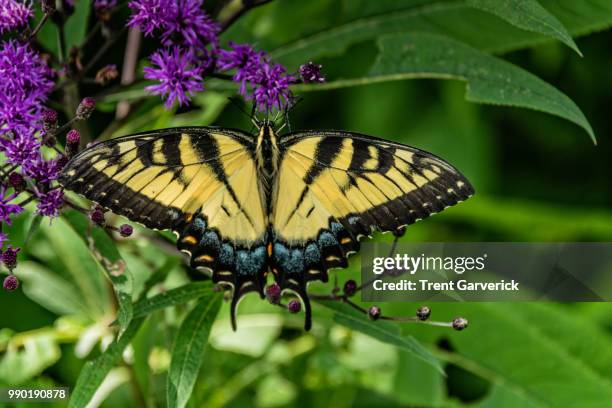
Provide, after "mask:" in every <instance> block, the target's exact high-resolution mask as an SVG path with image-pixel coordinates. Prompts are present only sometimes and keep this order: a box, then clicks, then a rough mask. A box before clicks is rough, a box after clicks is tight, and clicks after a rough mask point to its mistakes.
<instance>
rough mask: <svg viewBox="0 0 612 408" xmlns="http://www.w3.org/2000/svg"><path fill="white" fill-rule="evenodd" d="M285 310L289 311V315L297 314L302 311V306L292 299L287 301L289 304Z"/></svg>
mask: <svg viewBox="0 0 612 408" xmlns="http://www.w3.org/2000/svg"><path fill="white" fill-rule="evenodd" d="M287 310H289V313H298V312H299V311H300V310H302V304H301V303H300V301H299V300H297V299H293V300H291V301H289V304H288V305H287Z"/></svg>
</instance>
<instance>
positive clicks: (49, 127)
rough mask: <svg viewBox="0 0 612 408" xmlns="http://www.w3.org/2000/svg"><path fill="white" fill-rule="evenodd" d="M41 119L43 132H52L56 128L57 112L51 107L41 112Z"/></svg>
mask: <svg viewBox="0 0 612 408" xmlns="http://www.w3.org/2000/svg"><path fill="white" fill-rule="evenodd" d="M42 120H43V130H44V131H45V132H47V133H48V132H54V131H55V129H57V112H56V111H54V110H53V109H45V110H44V111H43V112H42Z"/></svg>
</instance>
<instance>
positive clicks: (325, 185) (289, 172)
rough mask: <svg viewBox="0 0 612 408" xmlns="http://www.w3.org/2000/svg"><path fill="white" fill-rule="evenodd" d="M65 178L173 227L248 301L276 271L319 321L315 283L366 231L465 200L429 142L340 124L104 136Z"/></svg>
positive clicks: (467, 188) (464, 187) (115, 205)
mask: <svg viewBox="0 0 612 408" xmlns="http://www.w3.org/2000/svg"><path fill="white" fill-rule="evenodd" d="M60 183H61V184H62V185H63V186H65V187H66V188H67V189H71V190H74V191H75V192H77V193H80V194H82V195H84V196H85V197H87V198H89V199H91V200H92V201H95V202H97V203H99V204H100V205H102V206H103V207H105V208H108V209H110V210H112V211H114V212H116V213H118V214H121V215H124V216H126V217H127V218H129V219H131V220H133V221H137V222H140V223H142V224H144V225H145V226H147V227H150V228H156V229H172V230H173V231H175V233H176V234H177V235H178V240H177V246H178V248H179V249H180V250H181V251H184V252H186V253H188V254H189V256H190V263H191V266H192V267H195V268H204V269H206V270H209V271H211V272H212V279H213V281H214V282H217V283H219V284H221V285H224V286H227V287H229V288H230V289H231V290H232V292H233V296H232V307H231V310H232V324H233V325H234V326H235V311H236V308H237V305H238V302H239V300H240V299H241V298H242V297H243V296H244V295H245V294H246V293H249V292H251V291H256V292H258V293H259V294H260V295H261V296H262V297H263V293H264V286H265V283H266V281H267V275H268V274H269V273H272V275H273V277H274V279H275V281H276V282H277V283H278V284H279V285H280V286H281V288H282V289H283V290H288V291H292V292H293V293H295V294H297V295H298V296H299V297H300V298H301V300H302V303H303V304H304V309H305V313H306V328H309V327H310V320H311V317H310V314H311V311H310V304H309V301H308V294H307V284H308V282H311V281H314V280H320V281H323V282H325V281H327V280H328V274H327V271H328V270H329V269H331V268H343V267H346V266H347V265H348V255H349V254H350V253H353V252H357V251H359V240H360V238H361V237H363V236H370V235H371V234H372V232H373V231H374V230H380V231H391V232H393V233H395V234H397V235H401V234H402V233H403V231H404V227H405V226H406V225H408V224H411V223H414V222H415V221H417V220H419V219H422V218H425V217H427V216H429V215H431V214H433V213H435V212H439V211H441V210H443V209H444V208H446V207H448V206H450V205H453V204H456V203H457V202H459V201H462V200H464V199H466V198H468V197H469V196H470V195H471V194H472V193H473V189H472V187H471V185H470V184H469V182H468V181H467V180H466V179H465V177H463V176H462V175H461V174H460V173H459V172H458V171H457V170H456V169H455V168H453V167H452V166H450V165H449V164H448V163H446V162H444V161H443V160H442V159H440V158H438V157H436V156H433V155H431V154H429V153H426V152H423V151H421V150H418V149H415V148H412V147H409V146H405V145H401V144H398V143H393V142H389V141H385V140H382V139H377V138H373V137H370V136H366V135H360V134H355V133H347V132H338V131H324V132H321V131H311V132H296V133H290V134H288V135H283V136H278V135H277V134H276V132H275V131H274V128H273V127H272V125H271V124H270V123H263V124H262V125H261V126H260V128H259V129H258V133H257V135H249V134H246V133H243V132H241V131H238V130H231V129H223V128H214V127H192V128H175V129H162V130H158V131H153V132H146V133H142V134H138V135H132V136H126V137H122V138H117V139H113V140H110V141H107V142H102V143H99V144H96V145H94V146H92V147H90V148H88V149H86V150H84V151H82V152H81V153H79V154H78V155H77V156H75V157H74V158H73V159H72V160H71V161H70V162H69V163H68V165H67V166H66V168H65V169H64V170H63V172H62V175H61V177H60Z"/></svg>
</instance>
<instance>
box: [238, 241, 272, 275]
mask: <svg viewBox="0 0 612 408" xmlns="http://www.w3.org/2000/svg"><path fill="white" fill-rule="evenodd" d="M265 263H266V249H265V248H264V247H257V248H255V249H253V250H250V251H249V250H240V251H237V252H236V273H238V274H239V275H251V276H253V275H257V274H258V273H259V272H261V270H262V269H263V267H264V265H265Z"/></svg>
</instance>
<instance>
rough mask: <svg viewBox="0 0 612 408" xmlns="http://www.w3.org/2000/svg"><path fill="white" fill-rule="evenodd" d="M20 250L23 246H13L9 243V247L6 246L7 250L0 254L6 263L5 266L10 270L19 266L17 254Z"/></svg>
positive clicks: (0, 257)
mask: <svg viewBox="0 0 612 408" xmlns="http://www.w3.org/2000/svg"><path fill="white" fill-rule="evenodd" d="M19 251H21V248H13V247H12V246H10V245H9V246H8V248H6V250H5V251H4V252H3V253H2V255H0V259H2V263H4V266H6V267H7V268H8V270H9V271H12V270H13V269H15V266H17V254H18V253H19ZM5 282H6V281H5ZM5 288H6V284H5ZM13 289H16V288H13Z"/></svg>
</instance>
